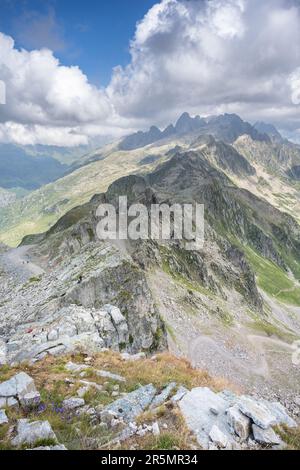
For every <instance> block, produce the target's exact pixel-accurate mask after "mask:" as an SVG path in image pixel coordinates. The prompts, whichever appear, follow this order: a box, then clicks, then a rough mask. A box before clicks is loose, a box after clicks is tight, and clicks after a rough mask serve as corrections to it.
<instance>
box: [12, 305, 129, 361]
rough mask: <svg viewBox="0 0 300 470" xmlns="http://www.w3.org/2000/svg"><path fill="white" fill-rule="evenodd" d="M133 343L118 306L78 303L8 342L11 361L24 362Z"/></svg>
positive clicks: (117, 347) (63, 309)
mask: <svg viewBox="0 0 300 470" xmlns="http://www.w3.org/2000/svg"><path fill="white" fill-rule="evenodd" d="M128 342H129V333H128V324H127V321H126V319H125V317H124V316H123V315H122V314H121V312H120V310H119V309H118V308H117V307H113V306H111V305H105V306H104V307H103V310H95V309H85V308H83V307H79V306H76V305H70V306H69V307H64V308H62V309H60V310H58V311H57V312H55V314H53V315H52V316H51V317H50V318H48V319H47V320H46V321H44V322H42V323H40V324H39V323H35V324H32V325H31V328H30V330H27V333H25V335H24V334H22V333H21V332H20V333H16V334H15V335H13V336H11V337H10V339H9V340H8V342H7V344H6V348H7V358H6V359H7V360H8V361H9V362H22V361H24V360H28V359H36V360H38V359H41V358H43V357H45V355H46V354H50V355H57V354H62V353H66V352H72V351H76V350H77V349H80V350H85V351H88V352H96V351H100V350H101V349H102V348H111V349H113V350H116V351H118V350H120V349H122V348H124V347H125V346H126V344H128Z"/></svg>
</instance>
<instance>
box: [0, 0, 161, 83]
mask: <svg viewBox="0 0 300 470" xmlns="http://www.w3.org/2000/svg"><path fill="white" fill-rule="evenodd" d="M155 3H157V2H156V1H155V0H49V1H47V0H0V6H1V10H0V31H1V32H3V33H5V34H8V35H11V36H12V37H13V38H14V39H15V41H16V46H17V47H24V48H26V49H28V50H32V49H40V48H41V47H49V48H50V49H51V50H53V51H54V52H55V55H56V56H57V57H58V58H59V59H60V60H61V61H62V63H63V64H65V65H78V66H79V67H80V68H81V69H82V71H83V72H84V73H86V75H87V76H88V77H89V80H90V81H91V82H92V83H94V84H96V85H98V86H101V85H102V86H105V85H107V84H108V82H109V80H110V78H111V72H112V68H113V67H115V66H116V65H123V66H124V65H126V64H127V63H129V62H130V55H129V42H130V40H131V39H132V37H133V35H134V32H135V26H136V23H137V21H139V20H141V19H142V18H143V17H144V15H145V14H146V13H147V11H148V10H149V9H150V8H151V6H153V5H154V4H155Z"/></svg>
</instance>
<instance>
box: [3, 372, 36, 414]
mask: <svg viewBox="0 0 300 470" xmlns="http://www.w3.org/2000/svg"><path fill="white" fill-rule="evenodd" d="M36 391H37V390H36V388H35V384H34V381H33V379H32V378H31V377H29V375H27V374H26V373H25V372H20V373H19V374H17V375H15V376H14V377H12V378H11V379H9V380H6V381H5V382H2V383H1V384H0V408H5V407H6V406H8V407H10V406H18V405H19V403H20V402H21V400H22V399H24V397H25V396H26V395H27V394H29V393H31V392H36Z"/></svg>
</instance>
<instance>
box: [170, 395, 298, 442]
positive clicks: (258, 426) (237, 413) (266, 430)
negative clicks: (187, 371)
mask: <svg viewBox="0 0 300 470" xmlns="http://www.w3.org/2000/svg"><path fill="white" fill-rule="evenodd" d="M278 405H279V408H280V410H281V413H280V414H277V415H276V412H274V413H272V410H274V411H275V410H276V408H277V406H278ZM179 407H180V409H181V412H182V414H183V416H184V418H185V420H186V423H187V426H188V428H189V429H190V430H191V431H193V432H194V433H195V435H196V437H197V440H198V443H199V445H201V447H203V448H204V449H210V448H211V444H212V443H213V444H214V445H216V446H217V448H219V449H223V448H226V449H235V448H236V445H237V444H242V445H243V446H244V447H243V448H245V449H246V448H248V446H249V442H248V441H249V440H250V441H251V439H252V438H253V439H254V440H255V441H256V442H257V443H259V444H262V445H264V446H271V445H279V444H282V442H281V440H280V438H279V437H278V436H277V435H276V434H275V432H274V431H273V429H272V426H275V425H282V424H285V423H286V422H287V421H289V425H290V426H291V427H295V426H296V423H295V422H294V421H293V420H292V419H291V418H290V417H289V416H288V414H287V413H286V411H285V409H284V408H283V407H282V406H281V405H280V404H277V403H276V404H274V403H273V404H272V403H268V402H266V401H257V400H254V399H253V398H251V397H248V396H241V397H239V396H236V395H235V394H233V393H231V392H226V391H225V392H222V393H218V394H216V393H214V392H213V391H211V390H210V389H208V388H194V389H193V390H191V391H190V392H188V393H186V394H185V395H184V396H183V398H182V399H181V400H180V401H179Z"/></svg>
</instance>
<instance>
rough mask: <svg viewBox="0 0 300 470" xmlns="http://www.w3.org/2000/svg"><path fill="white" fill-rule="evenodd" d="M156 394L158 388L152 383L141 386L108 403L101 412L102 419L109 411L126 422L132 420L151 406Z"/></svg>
mask: <svg viewBox="0 0 300 470" xmlns="http://www.w3.org/2000/svg"><path fill="white" fill-rule="evenodd" d="M155 394H156V388H155V387H154V386H153V385H152V384H149V385H145V386H144V387H140V388H138V389H137V390H135V391H134V392H131V393H128V394H127V395H125V396H123V397H122V398H119V399H118V400H116V401H114V402H113V403H111V404H110V405H108V406H107V407H106V408H105V409H104V410H103V412H102V413H101V414H100V416H101V420H103V418H104V417H105V415H106V416H107V413H109V414H111V415H112V416H113V417H115V418H122V419H123V420H124V422H126V423H129V422H132V421H134V419H135V418H136V417H137V416H139V415H140V414H141V413H143V411H144V410H146V409H147V408H148V407H149V405H150V404H151V402H152V400H153V398H154V396H155Z"/></svg>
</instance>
